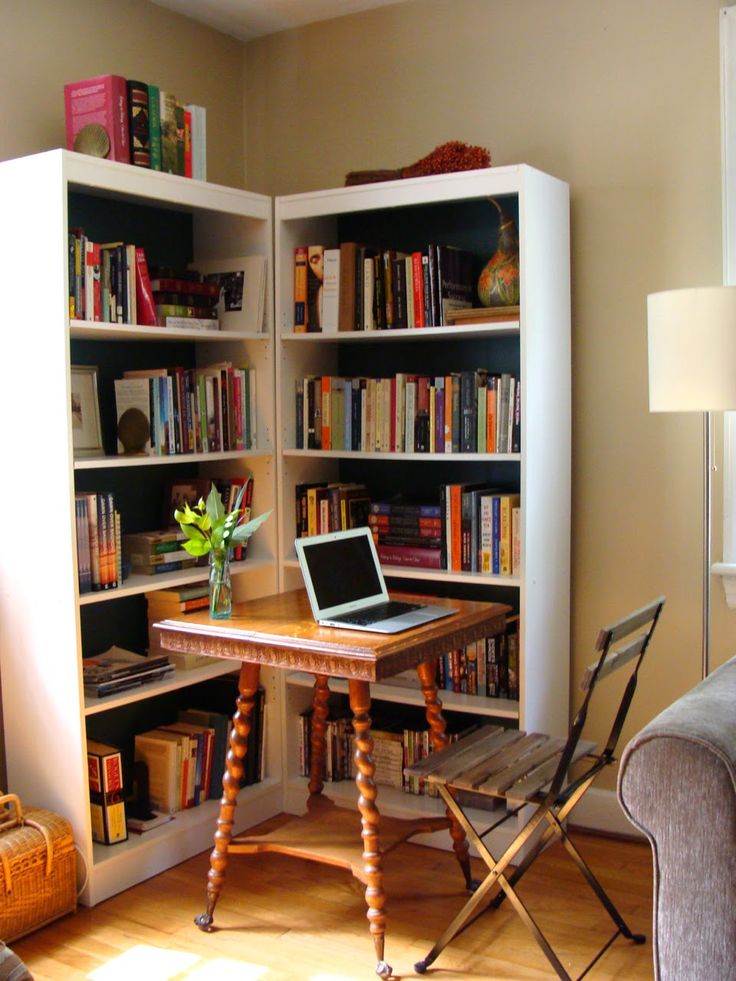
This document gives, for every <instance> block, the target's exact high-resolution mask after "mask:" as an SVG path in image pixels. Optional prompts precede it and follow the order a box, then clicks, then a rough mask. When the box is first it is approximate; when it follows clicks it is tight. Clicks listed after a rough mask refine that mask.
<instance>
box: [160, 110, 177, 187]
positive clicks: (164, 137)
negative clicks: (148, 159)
mask: <svg viewBox="0 0 736 981" xmlns="http://www.w3.org/2000/svg"><path fill="white" fill-rule="evenodd" d="M159 107H160V125H161V169H162V170H163V171H164V173H167V174H175V173H177V169H176V168H177V162H176V161H177V150H176V142H177V137H176V96H175V95H174V94H173V93H172V92H160V94H159Z"/></svg>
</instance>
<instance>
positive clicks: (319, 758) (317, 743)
mask: <svg viewBox="0 0 736 981" xmlns="http://www.w3.org/2000/svg"><path fill="white" fill-rule="evenodd" d="M329 697H330V689H329V686H328V679H327V676H326V675H324V674H318V675H315V677H314V695H313V697H312V728H311V733H310V737H309V745H310V749H311V755H310V759H309V793H310V795H311V794H321V793H322V788H323V787H324V783H323V781H322V773H323V769H324V761H325V752H326V742H325V737H326V733H327V711H328V709H327V702H328V700H329Z"/></svg>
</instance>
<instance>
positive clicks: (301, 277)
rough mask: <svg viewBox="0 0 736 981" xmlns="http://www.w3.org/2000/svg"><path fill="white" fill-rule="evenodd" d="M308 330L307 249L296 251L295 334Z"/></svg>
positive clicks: (300, 247)
mask: <svg viewBox="0 0 736 981" xmlns="http://www.w3.org/2000/svg"><path fill="white" fill-rule="evenodd" d="M306 330H307V247H306V246H305V245H299V246H297V248H296V249H294V333H297V334H304V333H306Z"/></svg>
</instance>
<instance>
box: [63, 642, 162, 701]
mask: <svg viewBox="0 0 736 981" xmlns="http://www.w3.org/2000/svg"><path fill="white" fill-rule="evenodd" d="M173 671H174V665H173V664H172V663H171V661H170V659H169V656H168V654H166V653H161V654H159V655H157V656H155V657H144V656H143V655H142V654H136V653H135V652H134V651H128V650H126V649H125V648H123V647H116V646H113V647H110V648H109V649H108V650H107V651H104V652H103V653H102V654H98V655H96V656H95V657H86V658H84V659H83V661H82V681H83V683H84V693H85V695H91V696H93V697H95V698H102V697H104V696H105V695H114V694H117V693H119V692H123V691H128V690H130V689H131V688H138V687H139V686H140V685H146V684H150V683H151V682H153V681H158V680H160V679H161V678H165V677H166V676H167V675H170V674H172V673H173Z"/></svg>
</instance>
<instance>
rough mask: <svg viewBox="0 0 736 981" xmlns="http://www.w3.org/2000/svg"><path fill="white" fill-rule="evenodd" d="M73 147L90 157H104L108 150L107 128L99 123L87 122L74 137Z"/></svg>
mask: <svg viewBox="0 0 736 981" xmlns="http://www.w3.org/2000/svg"><path fill="white" fill-rule="evenodd" d="M74 149H75V150H76V151H77V153H87V154H89V156H91V157H106V156H107V155H108V153H109V152H110V137H109V136H108V134H107V130H106V129H105V127H104V126H102V125H101V124H100V123H88V124H87V125H86V126H83V127H82V128H81V129H80V131H79V132H78V133H77V135H76V136H75V137H74Z"/></svg>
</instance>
